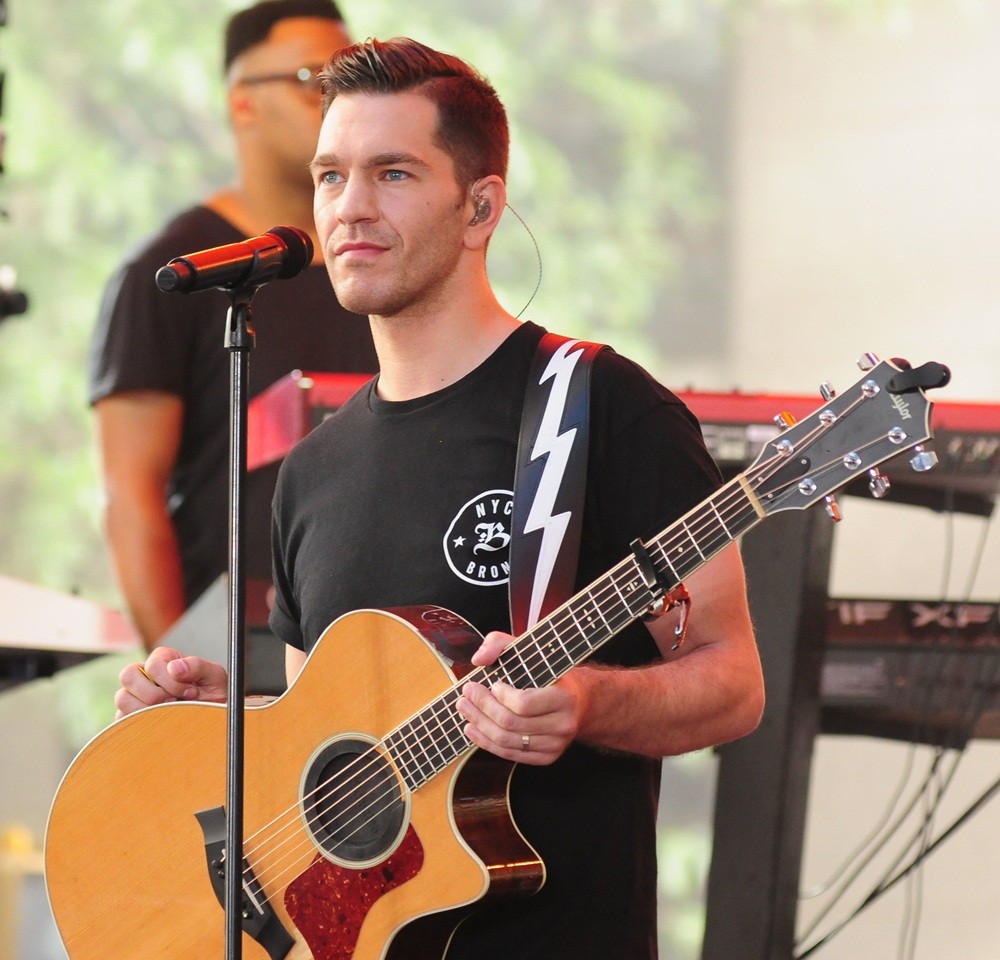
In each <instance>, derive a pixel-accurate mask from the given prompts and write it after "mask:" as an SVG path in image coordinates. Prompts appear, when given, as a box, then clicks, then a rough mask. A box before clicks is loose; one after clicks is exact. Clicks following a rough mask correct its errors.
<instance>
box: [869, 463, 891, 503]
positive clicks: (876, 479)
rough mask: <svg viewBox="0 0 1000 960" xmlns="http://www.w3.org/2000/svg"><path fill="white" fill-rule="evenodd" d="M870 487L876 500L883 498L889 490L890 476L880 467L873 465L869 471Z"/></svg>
mask: <svg viewBox="0 0 1000 960" xmlns="http://www.w3.org/2000/svg"><path fill="white" fill-rule="evenodd" d="M868 476H869V478H870V479H869V481H868V489H869V490H870V491H871V494H872V496H873V497H874V498H875V499H876V500H881V499H882V497H884V496H885V495H886V494H887V493H888V492H889V487H890V486H891V484H890V483H889V478H888V477H887V476H885V474H883V473H882V472H881V471H880V470H879V469H878V467H872V468H871V470H869V471H868Z"/></svg>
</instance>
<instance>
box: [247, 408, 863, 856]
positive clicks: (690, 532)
mask: <svg viewBox="0 0 1000 960" xmlns="http://www.w3.org/2000/svg"><path fill="white" fill-rule="evenodd" d="M840 416H841V418H842V417H843V416H844V414H841V415H840ZM824 429H827V427H826V426H825V425H820V426H819V427H817V428H816V429H815V430H814V431H813V432H814V433H819V432H822V431H823V430H824ZM785 460H787V458H785V457H781V458H773V457H772V458H771V460H770V461H767V462H765V464H764V465H763V466H760V465H758V467H759V468H758V470H757V477H756V480H757V482H758V486H759V484H760V482H762V480H763V479H766V478H765V473H766V471H767V468H768V466H769V465H770V463H773V462H781V461H785ZM834 462H835V461H831V464H828V465H825V466H824V467H822V468H821V469H820V471H819V472H820V473H823V472H826V470H827V469H829V467H830V466H831V465H832V464H833V463H834ZM749 474H750V472H749V471H748V474H747V476H748V477H749ZM727 486H728V487H729V488H730V489H731V492H732V493H736V494H742V497H743V499H744V501H745V502H744V504H743V507H742V509H743V510H744V511H748V510H749V511H751V512H752V506H751V505H750V504H749V501H748V499H747V497H746V492H745V491H743V490H742V489H737V487H736V486H735V485H733V484H730V485H727ZM725 489H726V488H724V491H725ZM730 499H732V498H731V497H730ZM719 507H722V508H723V509H725V510H727V511H729V510H730V507H729V506H727V505H726V504H724V503H722V502H721V500H720V502H719V503H718V504H716V501H715V498H710V500H709V501H708V504H707V506H706V505H704V504H703V505H702V506H701V507H699V508H696V509H695V511H694V512H693V513H692V514H688V515H686V516H685V517H683V518H681V521H678V522H679V523H681V526H682V527H683V529H684V534H680V533H678V534H677V535H676V537H675V540H674V543H675V544H677V549H682V548H681V546H680V544H681V542H682V541H683V540H684V539H685V536H686V537H687V538H688V539H690V540H691V541H692V543H693V544H694V545H695V550H696V551H697V552H699V553H701V550H700V548H699V546H698V540H697V538H696V537H695V535H694V534H695V532H698V533H702V534H703V530H704V528H705V527H706V526H707V525H708V524H709V523H710V524H711V526H712V529H713V531H714V536H715V537H716V539H721V540H722V541H723V542H724V543H725V542H729V541H731V540H732V539H733V538H732V536H731V535H730V534H729V531H728V528H727V527H726V525H725V522H724V520H723V519H722V516H721V514H720V513H719V510H718V508H719ZM699 511H701V514H702V515H701V516H699V515H698V513H699ZM712 514H715V517H714V519H713V518H712ZM733 516H734V515H733V514H732V513H730V520H731V521H732V519H733ZM692 523H694V524H695V526H694V529H692ZM720 525H721V527H722V529H723V530H724V531H725V533H724V535H720V533H719V530H718V527H719V526H720ZM674 526H676V523H675V524H674ZM668 533H669V531H668ZM702 542H703V543H704V544H705V545H706V546H708V541H707V540H703V541H702ZM651 548H652V549H653V550H654V552H655V551H656V550H659V551H660V552H661V553H662V555H663V558H664V560H665V562H666V563H667V565H668V566H669V567H670V568H671V570H674V567H673V564H671V563H670V560H669V552H671V551H672V550H673V549H674V547H673V546H670V547H669V549H668V545H667V544H666V543H664V544H659V543H657V544H655V545H651ZM708 549H709V551H710V555H714V553H715V552H716V548H713V547H711V546H708ZM717 549H721V547H719V548H717ZM624 564H625V565H626V567H627V566H628V565H629V558H626V561H624ZM619 566H622V564H619ZM615 569H616V570H617V568H615ZM674 572H675V575H676V571H674ZM602 579H603V580H610V581H611V583H610V586H611V587H615V588H616V589H617V583H616V581H615V578H614V576H611V575H605V577H604V578H602ZM627 579H628V581H629V582H631V581H633V580H634V579H635V574H634V573H630V575H629V577H628V578H627ZM679 579H682V578H679ZM584 592H585V593H590V591H584ZM619 593H620V591H619ZM622 599H623V600H624V598H622ZM590 600H591V602H592V603H593V605H594V607H595V609H596V610H597V613H598V615H599V616H600V617H601V619H602V620H604V621H605V623H606V624H607V620H606V617H605V616H604V614H603V613H602V612H601V609H600V606H599V601H598V600H596V599H594V598H593V597H590ZM646 605H647V603H644V604H643V605H642V606H641V607H640V609H644V608H645V607H646ZM564 606H565V608H566V609H565V610H564V611H562V612H564V613H565V614H568V616H564V617H563V626H566V625H567V624H568V623H569V622H570V621H572V623H573V626H574V627H575V628H576V630H577V631H578V632H579V631H580V627H579V623H578V622H577V619H576V617H575V616H574V615H573V608H574V605H573V604H567V605H564ZM625 606H626V609H628V616H627V617H626V619H625V621H624V623H623V624H622V626H623V625H625V624H627V623H629V622H630V621H631V620H633V619H635V617H636V614H635V613H633V612H632V611H631V609H629V608H628V603H627V602H626V603H625ZM560 610H562V608H560ZM559 612H560V611H556V612H555V613H559ZM554 616H555V614H553V616H551V617H549V618H547V619H546V621H543V623H542V624H539V625H537V627H536V630H537V629H539V628H541V627H543V626H548V627H549V628H550V629H551V630H552V632H553V633H554V635H555V637H556V639H557V640H559V642H560V644H561V645H563V644H562V639H561V637H560V636H559V633H558V630H556V625H555V623H553V622H552V621H553V619H554ZM607 625H608V626H609V627H610V624H607ZM620 628H621V627H620V626H618V627H614V628H612V630H611V633H610V634H609V636H612V635H613V634H614V633H615V632H617V630H618V629H620ZM530 636H531V633H529V634H527V635H525V637H524V638H521V639H522V640H525V639H527V638H528V637H530ZM600 642H601V643H603V642H605V641H600ZM598 645H599V644H598ZM517 646H520V645H519V644H518V643H517V642H515V643H514V644H512V645H511V647H508V651H509V650H511V649H512V648H514V647H517ZM563 646H564V650H565V645H563ZM585 646H587V647H589V649H590V650H591V651H592V650H593V649H596V647H595V646H593V645H591V644H588V643H585ZM514 652H515V653H516V654H517V656H518V658H519V659H520V660H521V662H522V665H523V666H524V667H525V669H526V672H527V673H528V679H529V680H530V679H536V678H535V677H533V676H532V671H533V670H534V669H536V668H537V667H538V665H539V664H541V663H544V664H545V667H546V668H547V670H548V671H549V672H550V673H551V674H552V676H553V678H554V679H556V678H558V676H560V675H561V674H557V673H556V671H555V670H553V668H552V666H551V664H550V663H549V662H548V659H547V658H546V655H545V652H544V650H542V648H541V647H540V646H536V648H535V649H531V648H529V649H528V650H527V654H528V656H529V658H531V657H535V658H536V659H535V660H534V661H533V662H532V663H531V664H530V665H529V663H527V662H525V660H524V657H522V656H521V651H520V650H515V651H514ZM565 652H567V653H569V651H568V650H566V651H565ZM573 663H574V660H573V659H572V657H571V661H570V664H569V666H570V667H571V666H572V665H573ZM491 666H492V665H491ZM500 666H501V669H502V670H503V672H504V673H505V675H507V671H506V670H505V669H503V665H502V664H501V665H500ZM566 669H568V667H567V668H566ZM478 672H479V673H482V672H483V671H482V670H480V671H478ZM563 672H565V670H564V671H563ZM469 679H470V677H469V676H467V677H465V678H464V679H463V683H465V682H468V680H469ZM508 681H509V675H508ZM457 690H458V688H457V687H453V688H452V690H451V691H448V692H446V694H445V695H444V696H442V697H440V698H439V699H438V703H443V705H444V708H445V710H444V717H445V719H446V720H447V721H448V722H449V724H450V725H451V726H452V728H453V729H452V731H451V732H453V733H459V736H460V737H461V738H462V739H463V745H462V749H461V750H459V752H458V753H456V755H455V757H452V758H450V759H447V760H446V762H445V766H447V764H448V763H451V762H453V761H454V760H455V759H457V757H458V756H461V754H462V753H463V752H465V750H466V749H468V747H470V746H472V744H471V742H470V741H468V739H467V738H466V737H465V736H464V734H461V733H460V728H461V725H462V724H464V720H463V719H462V718H460V717H458V715H457V714H455V713H454V712H453V704H452V703H450V702H446V701H447V700H448V697H449V695H451V694H455V693H457ZM431 707H432V708H433V709H432V710H431V714H430V717H427V718H424V717H423V715H424V714H425V713H427V708H425V709H424V711H422V712H421V714H419V715H418V716H417V717H416V718H415V719H417V720H420V719H423V726H424V728H425V731H426V730H428V729H429V722H430V721H431V720H434V721H436V722H437V724H438V726H439V727H440V728H441V730H442V731H443V732H444V733H445V734H446V736H447V737H448V746H449V748H450V749H452V750H454V749H456V747H455V744H454V743H452V741H451V736H450V733H449V731H448V728H447V727H446V726H445V724H444V723H443V722H442V719H441V715H440V712H439V710H438V708H437V707H436V706H435V705H431ZM456 722H457V723H458V724H459V726H458V727H455V726H454V724H455V723H456ZM412 723H413V720H411V721H408V722H407V723H404V724H401V725H400V726H399V727H397V729H396V731H392V733H396V732H397V731H400V730H403V729H404V728H405V727H406V726H407V725H409V724H412ZM392 733H391V734H389V735H387V737H386V740H388V739H389V737H390V736H392ZM414 733H415V734H417V745H418V746H419V745H420V737H421V734H420V732H419V730H418V729H416V728H415V729H414V730H412V731H411V732H410V734H405V735H404V736H403V738H402V744H403V745H405V746H406V748H407V749H408V750H409V751H410V753H411V755H413V749H412V747H411V746H410V745H408V744H407V743H406V741H407V738H408V737H409V736H411V735H412V734H414ZM431 742H432V743H433V738H431ZM374 752H375V748H372V749H371V750H369V751H366V753H365V754H361V755H359V757H358V758H357V760H356V761H355V762H354V764H352V766H356V765H357V761H360V760H364V759H365V758H366V757H367V756H370V755H371V754H373V753H374ZM438 753H439V755H441V757H442V759H445V758H444V755H443V754H442V753H441V750H440V749H439V750H438ZM424 754H425V757H429V755H428V754H427V752H426V750H425V751H424ZM371 767H376V768H377V771H378V772H383V773H384V772H385V770H386V769H387V768H386V767H385V766H383V765H382V764H380V763H379V761H378V760H376V761H375V762H374V763H371V762H370V761H369V768H371ZM419 767H420V761H419V759H418V768H419ZM431 767H432V772H431V776H433V775H434V774H435V773H436V772H438V771H435V770H434V768H433V759H432V758H431ZM442 769H443V768H442ZM347 772H348V771H346V770H345V771H341V772H340V776H341V779H342V780H343V775H344V774H345V773H347ZM365 772H366V771H365V769H364V768H362V769H361V770H355V771H351V773H350V775H351V776H353V777H355V778H356V777H357V776H359V775H363V774H364V773H365ZM404 772H405V771H404ZM419 774H420V776H421V777H424V776H425V774H424V771H423V770H422V769H419ZM375 775H377V773H376V774H375ZM335 779H336V778H331V780H330V781H328V782H327V783H326V784H321V785H319V786H318V787H317V788H316V790H314V791H313V793H314V794H315V793H318V792H319V791H320V790H325V789H326V788H327V787H328V786H330V785H331V784H334V781H335ZM371 779H372V776H369V778H368V780H366V781H362V782H361V783H360V784H352V783H350V781H345V782H342V783H340V784H336V785H334V788H333V789H334V790H337V789H338V787H339V788H340V789H341V791H342V790H343V788H344V787H347V788H349V790H351V789H357V788H358V787H364V786H365V784H366V783H368V782H370V781H371ZM426 779H429V777H427V778H425V779H423V780H421V781H420V782H419V783H417V784H416V787H414V789H416V788H417V787H419V786H420V785H422V783H424V782H426ZM378 786H379V785H376V789H377V787H378ZM381 786H382V788H383V789H382V792H381V794H379V795H377V796H376V797H375V800H374V801H372V802H370V803H369V804H368V806H367V807H365V808H363V809H362V810H361V811H360V812H359V813H357V814H355V816H354V818H353V820H356V819H357V818H358V817H359V816H363V815H364V813H366V812H367V811H368V810H370V809H371V807H372V805H373V804H374V803H377V802H379V801H381V800H384V799H389V807H386V808H384V809H382V810H379V811H376V813H375V814H373V815H372V816H371V817H369V819H368V820H367V821H365V822H364V823H362V824H361V825H360V826H358V827H356V828H355V830H354V833H352V834H349V835H348V837H347V838H346V839H350V838H351V837H353V836H354V835H356V833H357V831H358V830H360V829H363V828H364V827H365V826H367V825H368V823H370V822H372V820H374V819H376V818H377V817H378V816H380V815H381V814H382V813H383V812H385V810H386V809H389V808H390V807H391V806H392V805H393V804H394V803H396V802H398V799H397V795H398V791H397V789H396V785H395V784H394V785H393V786H388V785H386V784H385V783H384V781H383V783H382V784H381ZM371 795H372V792H371V791H369V793H368V795H367V796H368V797H371ZM360 799H361V800H364V799H366V797H361V798H360ZM323 800H324V802H326V803H327V804H328V805H330V806H335V805H336V804H335V803H334V802H332V800H333V798H331V797H330V796H329V795H328V794H327V795H325V796H324V798H323ZM318 805H319V804H318V803H317V804H314V806H313V807H311V808H307V809H306V810H304V811H303V812H305V813H309V812H311V811H314V810H315V809H316V808H317V807H318ZM348 812H350V811H348ZM279 818H280V817H279ZM279 818H276V819H275V821H272V823H275V822H277V819H279ZM353 820H348V821H347V822H346V823H344V824H343V825H342V826H341V828H340V829H344V828H346V827H348V826H350V825H351V824H352V822H353ZM264 829H267V826H265V827H263V828H261V830H259V831H257V834H255V835H254V836H255V837H256V836H257V835H259V834H260V833H261V832H262V831H263V830H264ZM275 836H276V835H275ZM286 842H287V840H286V841H282V844H283V843H286ZM306 842H307V844H308V840H307V841H306ZM280 845H281V844H279V846H280Z"/></svg>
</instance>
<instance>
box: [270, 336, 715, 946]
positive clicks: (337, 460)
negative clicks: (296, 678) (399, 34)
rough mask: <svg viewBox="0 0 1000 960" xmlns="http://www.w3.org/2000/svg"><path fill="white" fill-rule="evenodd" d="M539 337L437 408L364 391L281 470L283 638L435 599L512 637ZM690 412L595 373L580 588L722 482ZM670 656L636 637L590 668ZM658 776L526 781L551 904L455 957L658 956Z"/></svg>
mask: <svg viewBox="0 0 1000 960" xmlns="http://www.w3.org/2000/svg"><path fill="white" fill-rule="evenodd" d="M542 333H543V331H542V330H541V328H540V327H537V326H535V325H534V324H530V323H526V324H523V325H522V326H521V327H520V328H519V329H518V330H516V331H515V332H514V333H513V334H512V335H511V336H510V337H509V338H508V339H507V340H506V341H505V342H504V343H503V344H502V345H501V346H500V347H499V348H498V350H497V351H496V352H495V353H494V354H493V355H492V356H491V357H489V358H488V359H487V360H486V361H485V362H484V363H483V364H482V365H481V366H480V367H479V368H477V369H476V370H474V371H473V372H471V373H470V374H469V375H468V376H466V377H464V378H463V379H462V380H460V381H459V382H457V383H455V384H453V385H451V386H449V387H447V388H446V389H444V390H441V391H439V392H437V393H434V394H431V395H430V396H426V397H421V398H419V399H416V400H412V401H405V402H401V403H389V402H386V401H383V400H380V399H379V398H378V397H377V396H376V394H375V390H374V384H372V385H370V386H369V387H366V388H364V389H363V390H362V391H360V392H359V393H358V394H357V395H355V397H353V398H352V399H351V400H350V401H349V402H348V403H347V404H345V405H344V407H342V408H341V409H340V410H339V411H338V412H337V413H336V414H335V415H334V416H333V417H331V418H330V420H329V421H327V422H326V423H324V424H322V425H321V426H320V427H318V428H317V429H316V430H315V431H313V433H312V434H310V435H309V436H308V437H307V438H306V439H305V440H304V441H302V442H301V443H300V444H299V445H298V446H297V447H296V448H295V449H294V450H293V451H292V452H291V453H290V454H289V456H288V457H287V458H286V460H285V463H284V465H283V467H282V471H281V476H280V478H279V482H278V489H277V492H276V496H275V507H274V523H275V526H274V533H273V538H274V552H275V588H276V602H275V606H274V608H273V610H272V613H271V627H272V630H273V631H274V632H275V633H276V634H277V636H279V637H280V638H281V639H283V640H285V641H286V642H287V643H290V644H292V645H293V646H297V647H301V648H304V649H306V650H309V649H311V648H312V646H313V645H314V644H315V643H316V641H317V639H318V638H319V636H320V635H321V634H322V632H323V630H324V629H325V628H326V627H327V625H328V624H329V623H330V622H331V621H333V620H334V619H336V618H337V617H339V616H341V615H342V614H344V613H347V612H350V611H351V610H355V609H358V608H364V607H375V608H382V607H397V606H405V605H408V604H419V603H434V604H438V605H440V606H443V607H446V608H448V609H451V610H454V611H455V612H456V613H458V614H460V615H461V616H463V617H464V618H465V619H466V620H468V621H469V622H470V623H472V624H473V625H475V626H476V627H477V628H478V629H479V630H480V631H482V632H486V631H489V630H492V629H503V630H506V629H509V612H508V601H507V568H506V562H507V549H506V547H507V544H508V543H509V534H510V507H511V499H512V488H513V476H514V462H515V455H516V449H517V436H518V428H519V423H520V417H521V407H522V402H523V398H524V392H525V386H526V382H527V373H528V368H529V365H530V361H531V358H532V355H533V353H534V349H535V346H536V344H537V342H538V340H539V338H540V337H541V336H542ZM718 482H719V478H718V472H717V470H716V467H715V465H714V463H713V462H712V460H711V458H710V457H709V455H708V453H707V452H706V450H705V448H704V444H703V443H702V440H701V434H700V429H699V427H698V425H697V422H696V421H695V420H694V418H693V416H692V415H691V414H690V413H689V412H688V410H687V409H686V408H685V407H684V406H683V404H682V403H681V402H680V401H679V400H678V399H677V398H676V397H675V396H674V395H673V394H671V393H670V392H669V391H667V390H666V389H665V388H663V387H662V386H660V385H659V384H657V383H656V382H655V381H653V380H652V378H650V377H649V375H648V374H647V373H645V371H643V370H642V369H641V368H639V367H638V366H636V365H635V364H634V363H632V362H631V361H629V360H627V359H625V358H623V357H621V356H619V355H618V354H616V353H614V352H613V351H610V350H605V351H602V352H601V353H600V354H599V356H598V358H597V360H596V361H595V365H594V370H593V376H592V386H591V431H590V456H589V467H588V482H587V499H586V508H585V511H584V520H583V531H582V540H581V556H580V570H579V577H578V579H579V584H578V585H580V586H583V585H585V584H587V583H589V582H590V581H591V580H593V579H594V578H595V577H597V576H598V575H600V574H603V573H605V572H606V571H607V570H608V569H610V568H611V567H612V566H614V565H615V564H616V563H617V562H618V561H619V560H621V559H622V558H623V557H624V556H626V555H627V554H628V552H629V547H628V544H629V542H630V541H631V540H632V539H633V538H635V537H636V536H643V537H645V536H649V535H651V534H654V533H658V532H659V531H660V530H662V529H663V528H665V527H666V526H668V525H669V523H670V522H672V521H673V520H674V519H676V518H677V517H678V516H680V515H681V514H682V513H684V512H685V511H686V510H687V509H689V508H690V507H691V506H693V505H695V504H697V503H698V502H700V501H701V500H703V499H704V498H705V497H707V496H708V495H709V494H710V493H711V492H712V491H713V490H714V489H715V488H716V487H717V485H718ZM657 656H658V652H657V649H656V646H655V644H654V643H653V641H652V638H651V637H650V635H649V633H648V631H647V630H646V628H645V627H644V626H643V625H642V624H633V625H632V627H630V628H628V629H627V630H625V631H624V632H623V633H621V634H620V635H619V636H618V637H616V638H615V639H614V640H612V641H611V642H609V643H608V644H607V645H605V646H604V647H603V648H601V649H600V650H598V652H597V654H596V655H595V657H594V659H595V660H599V661H603V662H608V663H616V664H622V665H639V664H644V663H648V662H651V661H653V660H654V659H655V658H656V657H657ZM659 769H660V764H659V763H658V762H656V761H650V760H646V759H643V758H640V757H634V756H630V755H612V754H609V753H601V752H598V751H596V750H592V749H590V748H588V747H586V746H583V745H580V744H574V745H573V746H572V747H571V748H570V749H569V750H568V751H567V752H566V753H565V755H564V756H563V757H562V758H560V760H559V761H558V762H557V763H555V764H553V765H552V766H549V767H528V766H519V767H518V768H517V769H516V771H515V773H514V777H513V781H512V785H511V796H510V801H511V807H512V811H513V814H514V818H515V820H516V822H517V824H518V826H519V828H520V829H521V831H522V833H523V834H524V835H525V837H527V838H528V840H529V842H530V843H531V844H532V846H533V847H535V849H536V850H537V851H538V852H539V854H541V856H542V859H543V861H544V862H545V864H546V869H547V875H546V882H545V885H544V887H543V888H542V890H541V891H540V892H539V893H537V894H535V895H534V896H532V897H530V898H527V899H525V900H519V901H515V902H512V903H508V904H498V905H490V906H488V907H486V908H484V909H481V910H478V911H477V912H475V913H474V914H473V915H472V916H471V917H470V918H469V919H468V920H466V921H465V922H464V923H463V924H462V925H461V926H460V927H459V929H458V932H457V933H456V935H455V938H454V940H453V942H452V946H451V949H450V952H449V954H448V957H449V960H473V958H474V960H488V958H497V960H500V958H504V960H509V958H511V957H517V958H518V960H526V958H533V957H538V958H542V957H544V958H546V960H559V958H566V960H569V958H573V960H580V958H591V957H592V958H595V960H596V958H601V960H605V958H607V957H616V958H628V960H640V958H642V960H647V958H651V957H653V956H655V952H656V918H655V908H656V862H655V823H656V806H657V801H658V790H659Z"/></svg>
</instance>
